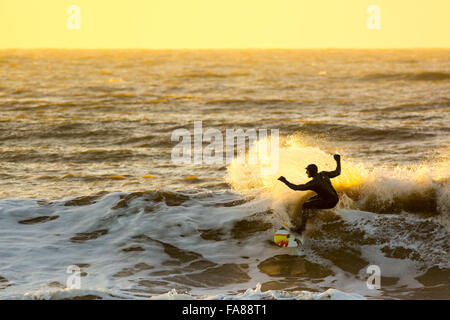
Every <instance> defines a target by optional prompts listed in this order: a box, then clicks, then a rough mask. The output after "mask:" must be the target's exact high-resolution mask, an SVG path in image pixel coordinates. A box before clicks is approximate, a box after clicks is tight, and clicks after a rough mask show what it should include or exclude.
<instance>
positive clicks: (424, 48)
mask: <svg viewBox="0 0 450 320" xmlns="http://www.w3.org/2000/svg"><path fill="white" fill-rule="evenodd" d="M0 50H450V46H448V47H379V48H377V47H298V48H296V47H292V48H283V47H267V48H264V47H262V48H258V47H249V48H245V47H233V48H208V47H198V48H183V47H179V48H148V47H129V48H126V47H117V48H114V47H100V48H95V47H92V48H77V47H73V48H64V47H8V48H1V47H0Z"/></svg>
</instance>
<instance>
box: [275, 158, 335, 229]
mask: <svg viewBox="0 0 450 320" xmlns="http://www.w3.org/2000/svg"><path fill="white" fill-rule="evenodd" d="M334 160H336V163H337V167H336V170H334V171H321V172H318V168H317V166H316V165H315V164H310V165H308V166H307V167H306V174H307V175H308V178H312V180H311V181H309V182H308V183H305V184H298V185H297V184H293V183H290V182H289V181H287V180H286V178H285V177H283V176H281V177H279V178H278V180H280V181H281V182H284V183H285V184H286V185H287V186H288V187H289V188H291V189H292V190H301V191H306V190H312V191H314V192H315V193H317V195H315V196H313V197H312V198H310V199H308V200H307V201H306V202H305V203H304V204H303V206H302V215H301V220H300V219H299V217H298V215H297V216H296V217H295V218H294V222H295V223H294V224H295V225H296V229H295V230H293V231H295V232H298V233H300V234H302V233H303V231H305V228H306V222H307V220H308V215H309V214H310V211H311V210H314V209H331V208H334V207H335V206H336V204H337V203H338V202H339V196H338V194H337V192H336V190H335V189H334V188H333V185H332V184H331V181H330V179H331V178H334V177H337V176H338V175H340V174H341V156H340V155H338V154H335V155H334ZM299 222H300V223H299Z"/></svg>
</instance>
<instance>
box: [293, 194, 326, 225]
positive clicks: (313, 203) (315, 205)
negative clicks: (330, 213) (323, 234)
mask: <svg viewBox="0 0 450 320" xmlns="http://www.w3.org/2000/svg"><path fill="white" fill-rule="evenodd" d="M321 203H322V200H321V199H320V198H318V197H312V198H311V199H309V200H308V201H306V202H305V203H304V204H303V206H302V214H301V219H298V218H299V217H298V216H297V221H296V223H295V225H296V228H295V231H296V232H298V233H300V234H301V233H303V232H304V231H305V228H306V223H307V222H308V218H309V217H310V216H311V213H312V212H311V211H314V209H319V208H320V207H321V206H320V204H321Z"/></svg>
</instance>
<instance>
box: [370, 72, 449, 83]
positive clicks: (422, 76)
mask: <svg viewBox="0 0 450 320" xmlns="http://www.w3.org/2000/svg"><path fill="white" fill-rule="evenodd" d="M362 79H363V80H391V81H393V80H410V81H445V80H450V73H447V72H439V71H423V72H399V73H371V74H368V75H365V76H363V77H362Z"/></svg>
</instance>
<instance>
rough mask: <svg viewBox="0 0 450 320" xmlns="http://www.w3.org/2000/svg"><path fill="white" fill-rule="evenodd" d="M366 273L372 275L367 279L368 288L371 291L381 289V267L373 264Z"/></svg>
mask: <svg viewBox="0 0 450 320" xmlns="http://www.w3.org/2000/svg"><path fill="white" fill-rule="evenodd" d="M366 273H368V274H370V277H369V278H368V279H367V282H366V284H367V288H368V289H370V290H373V289H376V290H379V289H381V269H380V267H379V266H377V265H375V264H372V265H370V266H368V267H367V270H366Z"/></svg>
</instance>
